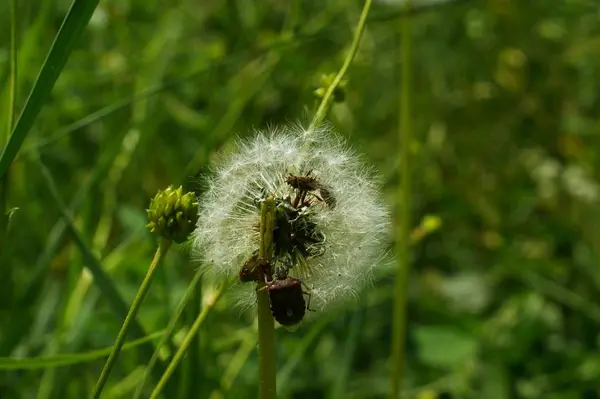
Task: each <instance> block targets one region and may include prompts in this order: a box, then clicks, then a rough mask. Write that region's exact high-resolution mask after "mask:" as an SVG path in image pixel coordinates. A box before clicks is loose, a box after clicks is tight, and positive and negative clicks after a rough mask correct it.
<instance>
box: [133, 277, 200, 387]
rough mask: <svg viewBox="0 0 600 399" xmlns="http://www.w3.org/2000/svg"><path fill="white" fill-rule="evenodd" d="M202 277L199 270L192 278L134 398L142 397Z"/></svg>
mask: <svg viewBox="0 0 600 399" xmlns="http://www.w3.org/2000/svg"><path fill="white" fill-rule="evenodd" d="M201 277H202V273H201V271H200V270H199V271H197V272H196V274H195V275H194V278H193V279H192V281H191V282H190V284H189V285H188V287H187V289H186V290H185V292H184V294H183V297H182V298H181V301H180V302H179V305H177V309H176V310H175V314H173V316H172V317H171V320H169V324H168V325H167V328H166V330H165V334H164V335H163V336H162V337H161V339H160V341H159V343H158V345H157V346H156V349H155V350H154V354H153V355H152V358H151V359H150V362H149V363H148V364H147V365H146V369H145V371H144V376H143V377H142V380H141V381H140V382H139V383H138V386H137V389H136V391H135V393H134V395H133V399H139V398H141V397H142V393H143V388H144V385H145V384H146V381H148V378H149V377H150V374H151V371H152V368H153V367H154V365H155V364H156V361H157V360H158V355H159V353H160V350H161V348H162V347H163V346H164V345H165V344H166V343H167V342H168V341H169V340H170V339H171V337H172V336H173V331H174V330H175V326H176V325H177V321H178V320H179V317H180V316H181V314H182V313H183V310H184V309H185V305H186V304H187V303H188V301H189V299H190V298H191V297H192V295H193V293H194V290H195V289H196V286H197V285H198V281H200V278H201Z"/></svg>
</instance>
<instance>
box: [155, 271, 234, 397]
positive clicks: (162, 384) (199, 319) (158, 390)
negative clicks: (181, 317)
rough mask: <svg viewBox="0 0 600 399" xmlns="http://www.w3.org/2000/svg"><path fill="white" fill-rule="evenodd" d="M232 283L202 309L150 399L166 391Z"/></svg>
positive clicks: (227, 283)
mask: <svg viewBox="0 0 600 399" xmlns="http://www.w3.org/2000/svg"><path fill="white" fill-rule="evenodd" d="M232 282H233V280H229V281H226V282H225V283H223V285H222V286H221V287H220V288H219V289H218V290H217V291H216V292H215V295H214V296H213V298H212V301H211V302H209V303H207V304H206V305H205V306H204V308H202V312H200V314H199V315H198V317H197V318H196V320H195V321H194V324H192V326H191V327H190V330H189V331H188V333H187V334H186V336H185V338H184V339H183V342H182V343H181V346H180V347H179V349H178V350H177V352H176V353H175V356H173V359H172V360H171V363H169V365H168V366H167V370H166V371H165V372H164V374H163V375H162V377H161V379H160V381H158V384H156V386H155V387H154V390H153V391H152V393H151V394H150V397H149V398H150V399H156V398H158V395H160V393H161V392H162V390H163V389H164V387H165V385H166V384H167V381H168V380H169V378H170V377H171V375H172V374H173V371H175V368H176V367H177V365H178V364H179V362H180V361H181V359H182V358H183V355H185V352H186V351H187V349H188V347H189V346H190V343H191V342H192V340H193V339H194V336H195V335H196V333H197V332H198V329H200V327H201V326H202V323H204V320H206V317H207V316H208V314H209V313H210V312H211V310H212V309H213V308H214V306H215V304H216V303H217V302H218V301H219V299H220V298H221V296H222V295H223V292H225V290H226V289H227V288H228V287H229V286H230V285H231V284H232Z"/></svg>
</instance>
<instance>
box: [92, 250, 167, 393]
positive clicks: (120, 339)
mask: <svg viewBox="0 0 600 399" xmlns="http://www.w3.org/2000/svg"><path fill="white" fill-rule="evenodd" d="M172 243H173V241H171V240H168V239H166V238H161V240H160V243H159V244H158V248H157V249H156V253H155V254H154V259H152V263H151V264H150V267H148V272H147V273H146V276H145V277H144V280H143V281H142V284H141V285H140V288H139V289H138V292H137V294H136V295H135V298H133V302H132V303H131V306H130V307H129V310H128V312H127V316H125V321H124V322H123V325H122V326H121V329H120V331H119V335H118V336H117V339H116V340H115V343H114V345H113V350H112V351H111V353H110V355H109V356H108V359H107V360H106V364H105V365H104V368H103V369H102V372H101V373H100V377H99V378H98V381H97V382H96V387H95V388H94V392H93V393H92V397H93V398H94V399H97V398H99V397H100V395H101V394H102V390H103V389H104V386H105V384H106V382H107V381H108V377H109V376H110V372H111V371H112V368H113V366H114V365H115V361H116V360H117V356H118V355H119V352H120V351H121V347H122V346H123V343H124V342H125V338H127V333H128V332H129V329H130V326H131V323H132V322H134V323H135V316H136V314H137V312H138V310H139V308H140V306H141V305H142V302H143V301H144V298H145V296H146V294H147V293H148V289H149V288H150V285H151V283H152V279H153V277H154V274H155V271H156V269H157V268H158V267H159V266H160V265H161V264H162V262H163V260H164V258H165V255H166V254H167V252H169V248H170V247H171V244H172Z"/></svg>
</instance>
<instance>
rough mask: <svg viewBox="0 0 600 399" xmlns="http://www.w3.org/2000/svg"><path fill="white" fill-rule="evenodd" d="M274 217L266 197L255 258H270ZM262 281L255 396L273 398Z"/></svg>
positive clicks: (270, 328) (269, 324) (269, 320)
mask: <svg viewBox="0 0 600 399" xmlns="http://www.w3.org/2000/svg"><path fill="white" fill-rule="evenodd" d="M274 220H275V200H274V198H273V196H269V197H267V198H266V199H265V200H264V201H263V202H262V204H261V209H260V238H259V240H260V241H259V257H261V258H263V259H265V260H270V258H271V254H272V253H273V227H274ZM261 288H265V283H259V284H258V291H257V294H256V295H257V300H258V364H259V398H260V399H275V397H276V382H275V374H276V373H275V371H276V365H275V321H274V320H273V316H272V315H271V310H270V307H269V292H268V291H267V289H261Z"/></svg>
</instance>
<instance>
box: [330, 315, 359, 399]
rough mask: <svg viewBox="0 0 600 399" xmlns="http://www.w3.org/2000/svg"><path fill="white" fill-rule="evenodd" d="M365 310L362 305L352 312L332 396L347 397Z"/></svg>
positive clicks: (334, 397) (341, 398)
mask: <svg viewBox="0 0 600 399" xmlns="http://www.w3.org/2000/svg"><path fill="white" fill-rule="evenodd" d="M363 311H364V310H363V307H362V306H361V307H359V308H358V309H357V310H356V311H355V312H354V313H353V314H352V321H351V323H350V328H349V334H348V338H347V339H346V343H345V345H344V350H343V352H342V359H341V361H340V362H339V365H340V367H339V368H338V370H337V373H336V379H335V382H334V384H333V387H332V388H331V395H330V396H329V397H330V398H333V399H336V398H339V399H343V398H346V397H347V393H346V388H347V387H348V385H349V384H348V377H349V375H350V368H351V367H352V359H353V358H354V352H355V351H356V346H357V343H358V339H359V337H360V326H361V324H362V315H363Z"/></svg>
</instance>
